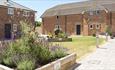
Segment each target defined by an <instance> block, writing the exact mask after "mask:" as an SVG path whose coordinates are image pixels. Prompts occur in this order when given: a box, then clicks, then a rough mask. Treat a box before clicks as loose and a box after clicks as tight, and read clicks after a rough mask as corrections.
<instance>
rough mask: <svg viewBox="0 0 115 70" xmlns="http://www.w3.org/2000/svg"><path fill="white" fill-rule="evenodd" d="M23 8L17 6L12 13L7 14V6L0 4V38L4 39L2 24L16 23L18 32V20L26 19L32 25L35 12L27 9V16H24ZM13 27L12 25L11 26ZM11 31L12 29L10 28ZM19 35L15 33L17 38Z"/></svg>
mask: <svg viewBox="0 0 115 70" xmlns="http://www.w3.org/2000/svg"><path fill="white" fill-rule="evenodd" d="M23 14H24V10H22V9H19V8H14V15H12V16H10V15H8V7H6V6H0V39H4V25H5V24H11V25H13V24H17V28H18V31H17V32H16V33H18V32H19V31H20V29H19V28H20V27H19V26H20V21H26V22H27V23H28V24H31V25H33V24H34V22H35V12H33V11H32V12H31V11H29V16H24V15H23ZM12 29H13V26H12ZM12 31H13V30H12ZM18 37H19V35H18V34H17V35H16V38H18Z"/></svg>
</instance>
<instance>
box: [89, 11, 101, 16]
mask: <svg viewBox="0 0 115 70" xmlns="http://www.w3.org/2000/svg"><path fill="white" fill-rule="evenodd" d="M99 14H100V11H99V10H96V11H89V15H99Z"/></svg>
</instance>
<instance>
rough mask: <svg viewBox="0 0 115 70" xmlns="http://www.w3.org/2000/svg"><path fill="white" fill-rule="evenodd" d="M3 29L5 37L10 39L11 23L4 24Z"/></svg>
mask: <svg viewBox="0 0 115 70" xmlns="http://www.w3.org/2000/svg"><path fill="white" fill-rule="evenodd" d="M4 30H5V32H4V33H5V35H4V36H5V39H11V24H5V27H4Z"/></svg>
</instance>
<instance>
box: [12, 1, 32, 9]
mask: <svg viewBox="0 0 115 70" xmlns="http://www.w3.org/2000/svg"><path fill="white" fill-rule="evenodd" d="M10 2H11V3H15V4H18V5H19V6H22V7H25V8H28V7H26V6H23V5H21V4H19V3H16V2H14V1H12V0H10ZM28 9H29V10H32V11H34V10H33V9H31V8H28ZM26 10H27V9H26Z"/></svg>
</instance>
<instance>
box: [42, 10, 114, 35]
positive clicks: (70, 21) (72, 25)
mask: <svg viewBox="0 0 115 70" xmlns="http://www.w3.org/2000/svg"><path fill="white" fill-rule="evenodd" d="M108 18H109V14H107V13H106V12H105V11H100V14H99V15H92V16H89V14H88V13H84V14H73V15H66V16H63V15H62V16H59V24H60V25H61V28H62V31H64V32H65V31H66V30H65V23H66V24H67V25H66V29H67V34H68V35H76V25H81V35H93V34H95V33H96V25H97V24H100V29H97V31H98V32H99V33H104V32H105V27H106V24H109V19H108ZM42 19H43V33H44V34H47V33H48V32H52V33H53V32H54V28H55V24H56V23H57V21H56V16H53V17H45V18H42ZM84 19H85V21H84ZM65 20H66V21H65ZM113 21H114V20H113ZM90 24H93V27H94V28H93V29H90V28H89V25H90ZM113 28H114V27H113Z"/></svg>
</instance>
